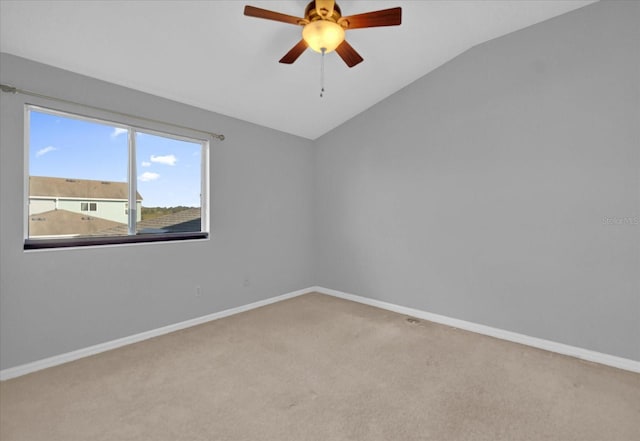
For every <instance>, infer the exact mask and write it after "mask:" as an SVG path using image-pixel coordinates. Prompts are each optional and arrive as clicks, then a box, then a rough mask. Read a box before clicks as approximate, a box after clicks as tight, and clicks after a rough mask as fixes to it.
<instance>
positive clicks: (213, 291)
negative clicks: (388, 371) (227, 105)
mask: <svg viewBox="0 0 640 441" xmlns="http://www.w3.org/2000/svg"><path fill="white" fill-rule="evenodd" d="M1 57H2V58H1V59H0V69H1V70H0V79H1V80H2V82H3V83H8V84H12V85H14V86H17V87H21V88H25V89H30V90H34V91H38V92H41V93H45V94H49V95H53V96H58V97H61V98H66V99H70V100H75V101H80V102H83V103H88V104H92V105H95V106H101V107H105V108H108V109H113V110H117V111H122V112H127V113H131V114H137V115H141V116H145V117H151V118H157V119H160V120H164V121H170V122H174V123H178V124H183V125H186V126H191V127H194V128H197V129H202V130H210V131H214V132H215V131H218V132H222V133H224V134H225V136H226V137H227V139H226V140H225V141H224V142H217V141H214V142H213V143H212V146H211V153H212V154H211V187H212V195H211V203H212V212H211V215H212V219H211V223H212V236H211V240H209V241H202V242H192V243H164V244H148V245H138V246H119V247H110V248H99V249H77V250H56V251H46V252H24V251H23V250H22V238H23V216H24V214H23V211H24V210H23V188H24V175H23V170H24V147H23V104H24V102H25V100H27V101H29V102H31V103H43V104H44V103H46V102H44V101H41V100H36V99H32V98H26V97H25V96H23V95H9V94H6V93H3V94H1V96H0V109H1V115H0V124H1V126H0V132H1V135H0V136H1V137H0V172H1V173H0V202H1V217H0V244H1V245H0V280H1V281H0V360H1V364H0V368H3V369H4V368H8V367H12V366H16V365H20V364H23V363H27V362H30V361H34V360H38V359H42V358H45V357H48V356H52V355H57V354H60V353H64V352H68V351H71V350H75V349H79V348H83V347H86V346H89V345H93V344H97V343H101V342H104V341H109V340H113V339H116V338H119V337H123V336H127V335H131V334H135V333H138V332H142V331H146V330H149V329H154V328H158V327H160V326H164V325H168V324H172V323H176V322H180V321H183V320H187V319H190V318H193V317H199V316H202V315H205V314H208V313H212V312H216V311H220V310H224V309H227V308H231V307H234V306H239V305H244V304H247V303H250V302H253V301H257V300H261V299H264V298H268V297H273V296H276V295H279V294H284V293H287V292H291V291H294V290H298V289H301V288H306V287H308V286H309V285H310V281H311V278H312V276H311V274H312V273H311V271H312V261H311V258H312V253H313V244H312V238H313V236H312V225H313V224H312V219H311V215H312V202H311V198H310V195H311V194H312V185H313V176H312V174H313V163H312V161H313V152H312V147H313V144H312V142H311V141H308V140H305V139H302V138H298V137H294V136H291V135H287V134H283V133H280V132H277V131H273V130H270V129H266V128H263V127H258V126H256V125H252V124H249V123H246V122H242V121H239V120H235V119H232V118H227V117H224V116H221V115H217V114H214V113H210V112H206V111H203V110H200V109H196V108H193V107H189V106H186V105H182V104H178V103H175V102H171V101H168V100H164V99H160V98H157V97H154V96H150V95H147V94H144V93H140V92H136V91H132V90H128V89H125V88H122V87H118V86H114V85H111V84H108V83H104V82H101V81H97V80H95V79H90V78H87V77H82V76H79V75H75V74H72V73H69V72H65V71H61V70H58V69H54V68H52V67H48V66H44V65H41V64H37V63H33V62H30V61H26V60H24V59H20V58H16V57H13V56H10V55H6V54H2V55H1ZM50 105H54V106H55V105H56V103H51V104H50ZM247 276H248V277H249V278H250V285H249V286H248V287H245V286H243V282H244V278H245V277H247ZM196 285H200V286H201V289H202V296H201V297H196V296H195V286H196Z"/></svg>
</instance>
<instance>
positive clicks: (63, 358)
mask: <svg viewBox="0 0 640 441" xmlns="http://www.w3.org/2000/svg"><path fill="white" fill-rule="evenodd" d="M312 292H319V293H321V294H326V295H330V296H334V297H339V298H342V299H345V300H351V301H354V302H358V303H363V304H365V305H370V306H375V307H377V308H381V309H386V310H388V311H393V312H397V313H400V314H404V315H409V316H412V317H417V318H421V319H423V320H428V321H431V322H435V323H441V324H443V325H447V326H452V327H454V328H459V329H464V330H466V331H471V332H475V333H478V334H483V335H489V336H491V337H496V338H499V339H502V340H507V341H512V342H515V343H520V344H524V345H527V346H532V347H534V348H538V349H544V350H547V351H550V352H555V353H558V354H563V355H569V356H571V357H576V358H580V359H582V360H587V361H592V362H594V363H600V364H604V365H607V366H612V367H615V368H619V369H624V370H627V371H632V372H638V373H640V361H635V360H629V359H627V358H622V357H616V356H614V355H608V354H603V353H601V352H595V351H590V350H588V349H583V348H578V347H575V346H570V345H566V344H563V343H557V342H554V341H550V340H544V339H541V338H536V337H529V336H528V335H523V334H518V333H515V332H510V331H505V330H503V329H498V328H492V327H490V326H485V325H480V324H477V323H473V322H467V321H465V320H459V319H455V318H451V317H447V316H444V315H438V314H432V313H430V312H426V311H421V310H419V309H414V308H408V307H406V306H399V305H395V304H393V303H388V302H383V301H381V300H375V299H370V298H367V297H362V296H358V295H355V294H348V293H345V292H342V291H336V290H334V289H328V288H323V287H321V286H313V287H310V288H305V289H301V290H298V291H293V292H290V293H287V294H283V295H280V296H276V297H271V298H268V299H265V300H260V301H258V302H253V303H249V304H248V305H243V306H238V307H236V308H231V309H226V310H224V311H220V312H215V313H213V314H208V315H205V316H202V317H196V318H194V319H191V320H186V321H183V322H180V323H175V324H173V325H168V326H163V327H161V328H157V329H152V330H150V331H146V332H141V333H140V334H135V335H130V336H128V337H123V338H119V339H116V340H111V341H108V342H105V343H100V344H97V345H93V346H89V347H86V348H83V349H78V350H76V351H71V352H67V353H65V354H60V355H55V356H53V357H49V358H44V359H42V360H37V361H34V362H31V363H26V364H23V365H20V366H15V367H12V368H8V369H3V370H1V371H0V381H4V380H9V379H11V378H15V377H20V376H22V375H26V374H30V373H32V372H36V371H39V370H42V369H46V368H49V367H53V366H57V365H60V364H63V363H68V362H70V361H74V360H78V359H80V358H84V357H88V356H90V355H95V354H99V353H101V352H105V351H109V350H111V349H116V348H119V347H121V346H126V345H130V344H132V343H137V342H140V341H143V340H148V339H150V338H153V337H158V336H160V335H164V334H168V333H170V332H174V331H179V330H180V329H185V328H190V327H192V326H196V325H200V324H202V323H206V322H210V321H213V320H217V319H221V318H224V317H228V316H231V315H234V314H238V313H241V312H244V311H249V310H251V309H255V308H259V307H261V306H265V305H269V304H271V303H276V302H280V301H282V300H287V299H291V298H293V297H297V296H300V295H303V294H308V293H312Z"/></svg>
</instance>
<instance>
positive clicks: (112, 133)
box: [111, 127, 128, 138]
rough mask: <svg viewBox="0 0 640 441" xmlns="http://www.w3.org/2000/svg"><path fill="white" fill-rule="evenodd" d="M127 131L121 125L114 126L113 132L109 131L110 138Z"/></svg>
mask: <svg viewBox="0 0 640 441" xmlns="http://www.w3.org/2000/svg"><path fill="white" fill-rule="evenodd" d="M127 132H128V130H127V129H123V128H121V127H114V128H113V132H111V137H112V138H116V137H118V136H120V135H123V134H125V133H127Z"/></svg>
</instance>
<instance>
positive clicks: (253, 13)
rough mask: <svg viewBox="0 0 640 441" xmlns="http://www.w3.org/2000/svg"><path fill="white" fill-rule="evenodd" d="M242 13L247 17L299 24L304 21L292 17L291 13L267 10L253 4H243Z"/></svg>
mask: <svg viewBox="0 0 640 441" xmlns="http://www.w3.org/2000/svg"><path fill="white" fill-rule="evenodd" d="M244 15H246V16H248V17H257V18H264V19H266V20H274V21H281V22H283V23H289V24H294V25H300V24H302V23H303V22H304V19H303V18H298V17H294V16H293V15H287V14H281V13H279V12H274V11H269V10H267V9H261V8H256V7H255V6H248V5H247V6H245V7H244Z"/></svg>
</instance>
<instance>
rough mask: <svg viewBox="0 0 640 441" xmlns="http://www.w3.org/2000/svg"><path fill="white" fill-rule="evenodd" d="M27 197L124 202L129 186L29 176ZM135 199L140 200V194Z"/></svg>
mask: <svg viewBox="0 0 640 441" xmlns="http://www.w3.org/2000/svg"><path fill="white" fill-rule="evenodd" d="M29 196H30V197H35V196H44V197H58V198H91V199H117V200H124V201H126V200H127V199H128V198H129V186H128V184H127V183H126V182H113V181H94V180H90V179H71V178H53V177H47V176H29ZM136 197H137V198H138V200H139V201H141V200H142V196H140V193H137V196H136Z"/></svg>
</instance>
